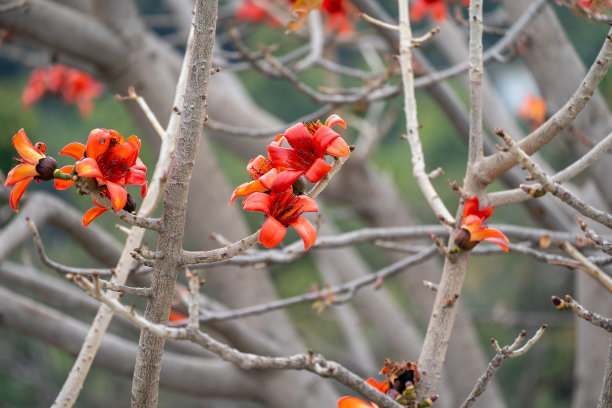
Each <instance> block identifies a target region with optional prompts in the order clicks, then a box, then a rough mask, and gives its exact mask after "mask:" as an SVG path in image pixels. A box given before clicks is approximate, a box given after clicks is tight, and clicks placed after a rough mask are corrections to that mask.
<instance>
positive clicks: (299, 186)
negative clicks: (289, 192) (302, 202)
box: [292, 174, 308, 195]
mask: <svg viewBox="0 0 612 408" xmlns="http://www.w3.org/2000/svg"><path fill="white" fill-rule="evenodd" d="M307 186H308V182H307V181H306V177H305V176H304V175H303V174H302V175H301V176H300V177H299V178H298V179H297V180H295V182H294V183H293V185H292V187H293V195H302V194H304V193H305V192H306V187H307Z"/></svg>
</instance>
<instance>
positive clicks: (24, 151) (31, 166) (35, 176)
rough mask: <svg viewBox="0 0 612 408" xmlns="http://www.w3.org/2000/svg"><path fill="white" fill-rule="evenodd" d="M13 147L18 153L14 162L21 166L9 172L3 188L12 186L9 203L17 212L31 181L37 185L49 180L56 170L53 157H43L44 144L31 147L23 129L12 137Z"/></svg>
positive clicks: (45, 148)
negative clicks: (34, 181)
mask: <svg viewBox="0 0 612 408" xmlns="http://www.w3.org/2000/svg"><path fill="white" fill-rule="evenodd" d="M13 146H15V149H16V150H17V153H19V157H18V158H15V160H17V161H19V162H21V164H18V165H17V166H15V167H13V169H11V171H9V173H8V175H7V177H6V182H5V183H4V187H10V186H12V185H14V187H13V189H12V190H11V195H10V197H9V202H10V204H11V208H12V209H13V210H15V211H19V210H18V208H17V204H18V203H19V199H20V198H21V196H22V195H23V192H24V191H25V189H26V188H27V187H28V185H29V184H30V182H32V180H36V182H37V183H38V182H39V181H40V180H43V181H47V180H51V179H52V178H53V172H54V171H55V169H57V162H56V161H55V159H54V158H53V157H49V156H47V155H45V151H46V150H47V147H46V145H45V144H44V143H36V145H32V143H31V142H30V139H28V136H27V135H26V133H25V131H24V130H23V129H21V130H20V131H19V132H17V134H16V135H15V136H13Z"/></svg>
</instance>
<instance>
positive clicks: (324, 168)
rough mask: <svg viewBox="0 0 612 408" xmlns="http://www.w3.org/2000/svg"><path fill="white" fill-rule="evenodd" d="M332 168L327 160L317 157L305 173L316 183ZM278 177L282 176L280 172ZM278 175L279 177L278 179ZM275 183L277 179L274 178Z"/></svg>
mask: <svg viewBox="0 0 612 408" xmlns="http://www.w3.org/2000/svg"><path fill="white" fill-rule="evenodd" d="M331 168H332V166H330V165H329V164H327V163H326V162H325V160H323V159H317V160H315V162H314V163H313V164H312V166H310V168H309V169H308V171H306V173H304V175H305V176H306V178H307V179H308V180H310V181H312V182H313V183H316V182H317V181H319V180H321V179H322V178H323V177H324V176H325V175H326V174H327V173H329V171H330V170H331ZM285 171H286V170H285ZM283 173H284V172H283ZM281 174H282V173H281ZM278 177H280V174H279V176H278ZM278 177H277V179H278ZM274 183H275V184H276V180H274Z"/></svg>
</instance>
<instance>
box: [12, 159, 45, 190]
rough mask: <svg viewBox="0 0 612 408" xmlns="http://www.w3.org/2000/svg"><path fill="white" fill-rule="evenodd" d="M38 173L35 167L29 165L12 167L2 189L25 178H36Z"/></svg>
mask: <svg viewBox="0 0 612 408" xmlns="http://www.w3.org/2000/svg"><path fill="white" fill-rule="evenodd" d="M38 175H39V174H38V172H37V171H36V165H34V164H30V163H22V164H18V165H17V166H15V167H13V168H12V169H11V171H9V174H8V175H7V176H6V182H5V183H4V187H10V186H12V185H13V184H15V183H18V182H20V181H21V180H24V179H26V178H31V177H35V176H38Z"/></svg>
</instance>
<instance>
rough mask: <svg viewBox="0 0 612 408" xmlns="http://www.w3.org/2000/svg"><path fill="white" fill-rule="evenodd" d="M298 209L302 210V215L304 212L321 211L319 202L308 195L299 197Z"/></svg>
mask: <svg viewBox="0 0 612 408" xmlns="http://www.w3.org/2000/svg"><path fill="white" fill-rule="evenodd" d="M296 207H299V208H300V213H303V212H317V211H319V206H318V205H317V202H316V201H315V200H313V199H312V198H310V197H308V196H307V195H303V196H298V201H297V204H296Z"/></svg>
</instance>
